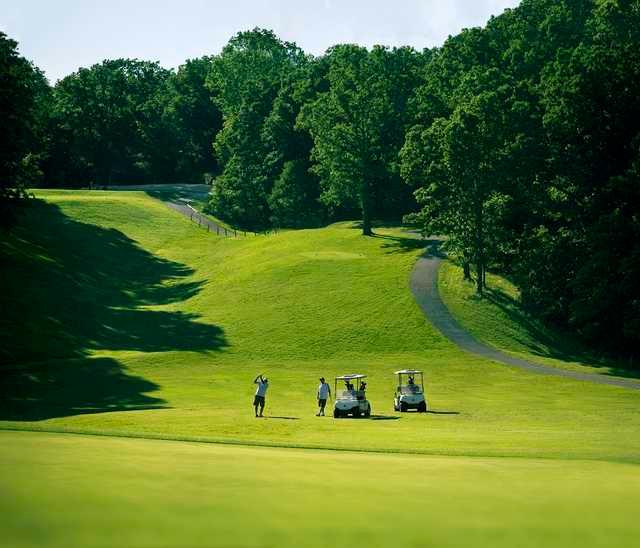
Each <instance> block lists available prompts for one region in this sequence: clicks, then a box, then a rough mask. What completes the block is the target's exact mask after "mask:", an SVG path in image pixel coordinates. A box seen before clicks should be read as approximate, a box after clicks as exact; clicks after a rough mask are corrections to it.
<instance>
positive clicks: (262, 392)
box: [253, 375, 269, 417]
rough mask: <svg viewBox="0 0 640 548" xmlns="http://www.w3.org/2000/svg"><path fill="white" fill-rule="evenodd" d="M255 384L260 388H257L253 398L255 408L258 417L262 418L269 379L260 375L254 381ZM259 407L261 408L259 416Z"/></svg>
mask: <svg viewBox="0 0 640 548" xmlns="http://www.w3.org/2000/svg"><path fill="white" fill-rule="evenodd" d="M253 384H257V385H258V388H256V395H255V397H254V398H253V407H254V408H255V410H256V417H262V413H263V412H264V398H265V396H266V395H267V388H269V379H267V378H266V377H263V376H262V375H258V376H257V377H256V378H255V379H254V380H253ZM258 406H259V407H260V414H259V415H258Z"/></svg>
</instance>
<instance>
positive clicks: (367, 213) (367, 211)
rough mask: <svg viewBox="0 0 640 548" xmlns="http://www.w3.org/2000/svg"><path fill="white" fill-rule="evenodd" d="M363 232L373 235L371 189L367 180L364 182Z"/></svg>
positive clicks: (366, 234)
mask: <svg viewBox="0 0 640 548" xmlns="http://www.w3.org/2000/svg"><path fill="white" fill-rule="evenodd" d="M361 198H362V234H363V235H364V236H372V235H373V231H372V230H371V191H370V189H369V185H368V183H367V181H366V180H364V181H363V182H362V197H361Z"/></svg>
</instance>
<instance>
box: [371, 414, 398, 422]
mask: <svg viewBox="0 0 640 548" xmlns="http://www.w3.org/2000/svg"><path fill="white" fill-rule="evenodd" d="M401 418H402V417H396V416H394V415H371V417H370V419H371V420H372V421H397V420H398V419H401Z"/></svg>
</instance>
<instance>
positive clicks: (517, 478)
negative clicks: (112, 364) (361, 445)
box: [0, 432, 640, 548]
mask: <svg viewBox="0 0 640 548" xmlns="http://www.w3.org/2000/svg"><path fill="white" fill-rule="evenodd" d="M0 442H1V443H2V446H3V450H2V451H0V465H1V466H2V469H3V470H6V469H10V470H11V471H12V473H11V474H2V475H0V489H1V490H2V493H3V496H2V498H0V515H2V516H3V518H2V523H3V526H2V532H3V539H4V540H5V541H8V542H9V544H7V545H10V546H12V547H15V548H21V547H28V546H34V547H35V546H45V545H48V544H49V545H57V546H67V547H69V546H83V547H87V546H197V545H204V546H238V547H240V546H243V547H244V546H247V547H256V548H257V547H274V548H275V547H282V546H318V547H325V546H327V545H328V544H329V545H331V546H353V545H355V544H357V545H363V546H375V547H386V546H396V545H397V546H409V547H418V546H461V547H462V546H531V547H535V546H603V547H605V546H606V547H614V546H633V545H634V542H635V541H637V538H638V535H639V534H640V524H639V523H638V521H637V520H630V519H629V516H630V514H632V513H633V512H634V509H635V508H637V507H638V504H640V474H638V473H637V467H636V466H633V465H629V464H612V463H603V462H596V461H566V460H558V459H504V458H485V457H472V458H470V457H442V456H436V457H433V456H410V455H379V454H364V455H363V454H357V453H356V454H354V453H348V452H335V451H316V450H296V449H264V448H249V447H228V446H223V445H215V444H202V443H200V444H194V443H185V442H169V441H153V440H131V439H122V438H97V437H89V436H77V435H74V436H70V435H65V434H47V433H38V434H34V433H29V432H13V433H6V432H4V433H0ZM603 477H606V481H603ZM532 478H535V480H532Z"/></svg>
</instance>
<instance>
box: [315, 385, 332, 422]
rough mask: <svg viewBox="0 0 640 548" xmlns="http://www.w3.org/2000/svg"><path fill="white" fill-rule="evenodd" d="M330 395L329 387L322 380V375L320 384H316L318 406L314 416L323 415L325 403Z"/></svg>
mask: <svg viewBox="0 0 640 548" xmlns="http://www.w3.org/2000/svg"><path fill="white" fill-rule="evenodd" d="M330 397H331V387H330V386H329V384H328V383H326V382H324V377H320V385H319V386H318V407H319V410H318V412H317V413H316V417H324V407H325V405H327V399H328V398H330Z"/></svg>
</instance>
